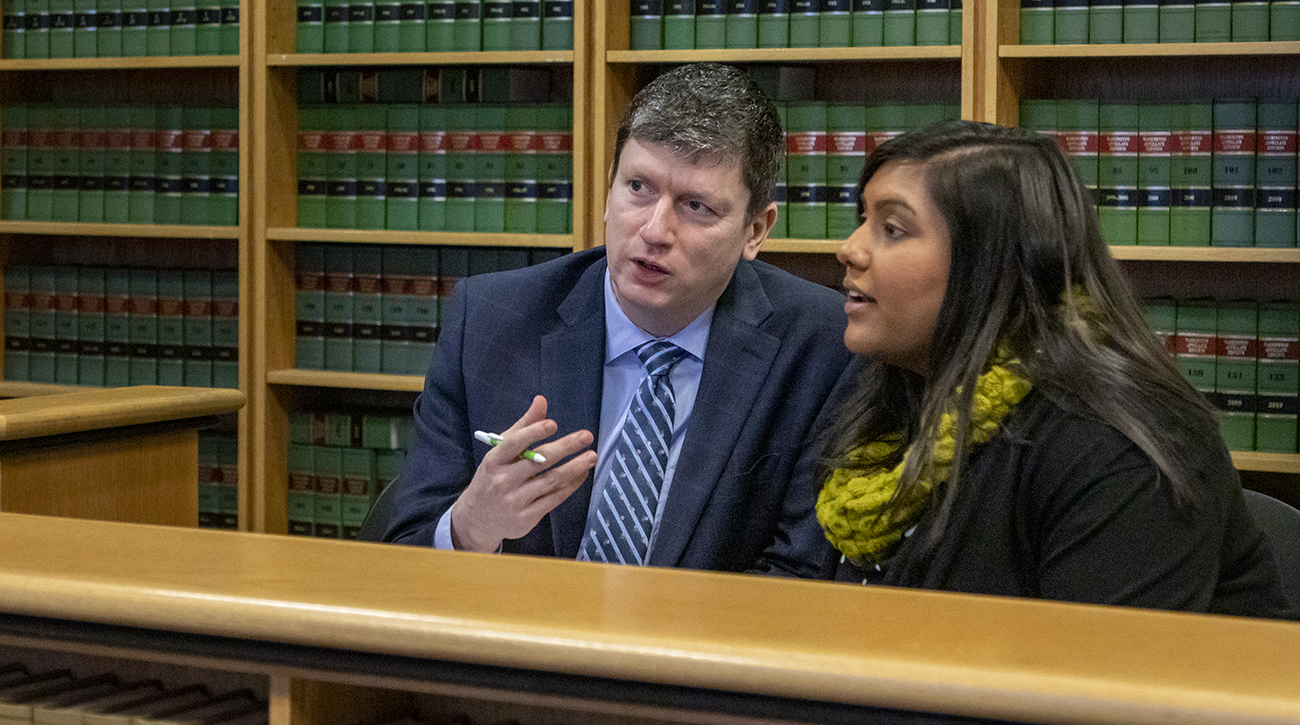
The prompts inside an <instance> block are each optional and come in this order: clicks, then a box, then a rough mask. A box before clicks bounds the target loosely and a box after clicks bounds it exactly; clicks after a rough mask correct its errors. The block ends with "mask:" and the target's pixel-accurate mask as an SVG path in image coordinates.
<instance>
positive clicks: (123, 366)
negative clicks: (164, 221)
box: [5, 267, 131, 388]
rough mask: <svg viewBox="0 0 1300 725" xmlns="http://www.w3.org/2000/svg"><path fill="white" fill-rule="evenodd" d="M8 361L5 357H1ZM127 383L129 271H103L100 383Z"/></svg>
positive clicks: (129, 343)
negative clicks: (102, 345)
mask: <svg viewBox="0 0 1300 725" xmlns="http://www.w3.org/2000/svg"><path fill="white" fill-rule="evenodd" d="M5 361H6V362H8V357H6V358H5ZM130 384H131V271H130V270H129V269H127V268H126V267H109V268H108V269H106V270H105V271H104V385H105V386H106V387H110V388H124V387H126V386H128V385H130Z"/></svg>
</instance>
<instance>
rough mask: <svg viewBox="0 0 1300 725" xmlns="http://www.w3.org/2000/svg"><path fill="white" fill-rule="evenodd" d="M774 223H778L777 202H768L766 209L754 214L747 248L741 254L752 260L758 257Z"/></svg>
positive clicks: (746, 244) (750, 224) (746, 243)
mask: <svg viewBox="0 0 1300 725" xmlns="http://www.w3.org/2000/svg"><path fill="white" fill-rule="evenodd" d="M774 224H776V202H772V203H771V204H768V205H767V208H766V209H763V210H762V211H760V212H759V213H757V214H755V215H754V220H753V221H751V222H750V223H749V239H748V240H747V241H746V242H745V249H744V251H743V252H741V256H742V257H744V258H745V259H750V260H752V259H754V258H755V257H757V256H758V253H759V252H760V251H761V250H762V249H763V242H765V241H767V235H768V233H769V232H771V231H772V226H773V225H774Z"/></svg>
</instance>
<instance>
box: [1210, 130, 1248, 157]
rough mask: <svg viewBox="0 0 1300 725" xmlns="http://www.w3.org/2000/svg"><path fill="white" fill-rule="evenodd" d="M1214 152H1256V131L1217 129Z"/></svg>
mask: <svg viewBox="0 0 1300 725" xmlns="http://www.w3.org/2000/svg"><path fill="white" fill-rule="evenodd" d="M1214 153H1216V154H1247V155H1249V154H1253V153H1255V132H1254V131H1215V132H1214Z"/></svg>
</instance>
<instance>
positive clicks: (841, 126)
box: [826, 103, 867, 239]
mask: <svg viewBox="0 0 1300 725" xmlns="http://www.w3.org/2000/svg"><path fill="white" fill-rule="evenodd" d="M866 115H867V111H866V108H865V107H864V106H862V105H861V104H838V103H834V104H830V105H829V106H827V109H826V131H827V134H826V235H827V237H828V238H830V239H847V238H848V236H849V235H850V234H852V233H853V230H854V229H857V226H858V204H857V201H858V199H857V196H858V195H857V185H858V177H859V176H861V174H862V165H863V162H864V161H866V156H867V127H866Z"/></svg>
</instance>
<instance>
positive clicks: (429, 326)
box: [294, 243, 564, 375]
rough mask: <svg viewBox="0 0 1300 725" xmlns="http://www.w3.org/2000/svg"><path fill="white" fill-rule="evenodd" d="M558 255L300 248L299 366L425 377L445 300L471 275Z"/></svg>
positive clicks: (546, 251)
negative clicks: (456, 286)
mask: <svg viewBox="0 0 1300 725" xmlns="http://www.w3.org/2000/svg"><path fill="white" fill-rule="evenodd" d="M562 254H564V251H563V250H559V249H515V248H497V247H452V246H448V247H425V246H412V245H368V244H316V243H303V244H298V245H297V247H296V254H295V265H296V272H297V273H296V285H297V289H296V293H295V294H296V297H295V301H296V316H297V338H296V346H295V355H294V365H295V366H296V367H298V368H300V369H304V370H335V371H340V372H368V373H387V374H393V375H424V373H425V370H426V369H427V368H428V366H429V359H430V357H432V355H433V346H434V343H435V342H436V341H437V337H438V330H439V328H440V315H441V312H442V306H441V304H440V301H441V300H442V299H443V298H444V297H446V296H448V295H450V294H451V290H452V288H453V287H454V286H455V285H456V282H458V281H460V280H461V279H462V278H464V277H467V276H469V275H472V274H483V273H486V272H496V271H502V270H507V269H518V268H520V267H525V266H528V265H530V264H538V263H540V262H544V261H547V260H550V259H554V258H556V257H558V256H560V255H562Z"/></svg>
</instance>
